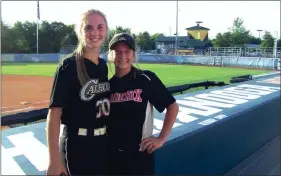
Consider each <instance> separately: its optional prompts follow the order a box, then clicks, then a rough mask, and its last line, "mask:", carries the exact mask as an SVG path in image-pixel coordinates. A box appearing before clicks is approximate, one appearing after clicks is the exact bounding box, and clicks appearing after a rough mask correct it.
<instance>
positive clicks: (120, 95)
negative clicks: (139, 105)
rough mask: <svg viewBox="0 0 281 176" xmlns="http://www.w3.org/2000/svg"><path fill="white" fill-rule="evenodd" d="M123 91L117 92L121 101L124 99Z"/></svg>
mask: <svg viewBox="0 0 281 176" xmlns="http://www.w3.org/2000/svg"><path fill="white" fill-rule="evenodd" d="M124 95H125V94H124V93H121V94H119V97H120V98H119V102H123V101H124Z"/></svg>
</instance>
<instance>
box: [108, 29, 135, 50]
mask: <svg viewBox="0 0 281 176" xmlns="http://www.w3.org/2000/svg"><path fill="white" fill-rule="evenodd" d="M118 43H125V44H126V45H128V47H129V48H131V49H133V50H134V51H135V50H136V43H135V40H134V39H133V37H132V36H131V35H130V34H126V33H119V34H117V35H115V36H114V37H113V38H112V39H111V41H110V42H109V48H110V49H113V48H114V47H115V46H116V44H118Z"/></svg>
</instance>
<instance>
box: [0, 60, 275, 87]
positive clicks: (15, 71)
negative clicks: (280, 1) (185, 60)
mask: <svg viewBox="0 0 281 176" xmlns="http://www.w3.org/2000/svg"><path fill="white" fill-rule="evenodd" d="M56 67H57V63H54V64H47V63H4V64H2V75H38V76H53V75H54V72H55V70H56ZM109 67H110V68H111V69H110V68H109V75H108V76H109V78H111V76H112V75H113V72H114V66H113V65H112V64H111V65H109ZM138 67H139V68H141V69H147V70H151V71H153V72H155V73H156V74H157V75H158V76H159V78H160V79H161V80H162V81H163V83H164V84H165V85H166V86H173V85H180V84H187V83H194V82H199V81H207V80H208V81H224V82H225V83H229V79H230V78H231V77H233V76H239V75H245V74H250V75H258V74H263V73H268V72H271V71H270V70H253V69H245V68H226V67H207V66H191V65H172V64H144V63H143V64H138Z"/></svg>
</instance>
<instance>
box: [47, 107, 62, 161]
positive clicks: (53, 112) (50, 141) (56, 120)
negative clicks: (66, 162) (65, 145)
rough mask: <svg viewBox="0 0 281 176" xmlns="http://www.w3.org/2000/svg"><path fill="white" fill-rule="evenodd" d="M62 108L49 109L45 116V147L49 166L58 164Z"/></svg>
mask: <svg viewBox="0 0 281 176" xmlns="http://www.w3.org/2000/svg"><path fill="white" fill-rule="evenodd" d="M61 113H62V108H50V109H49V113H48V116H47V145H48V149H49V161H50V165H52V164H57V162H58V161H59V162H60V153H59V134H60V120H61Z"/></svg>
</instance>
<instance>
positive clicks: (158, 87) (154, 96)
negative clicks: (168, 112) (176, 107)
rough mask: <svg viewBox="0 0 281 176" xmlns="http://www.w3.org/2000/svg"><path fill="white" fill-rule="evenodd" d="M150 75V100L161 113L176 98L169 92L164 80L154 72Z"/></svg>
mask: <svg viewBox="0 0 281 176" xmlns="http://www.w3.org/2000/svg"><path fill="white" fill-rule="evenodd" d="M149 77H150V86H149V87H150V91H149V92H150V95H149V101H150V103H152V104H153V106H154V107H155V108H156V109H157V110H158V111H159V112H160V113H161V112H163V111H164V110H165V108H167V107H168V106H169V105H171V104H173V103H174V102H175V101H176V100H175V98H174V96H173V95H172V94H171V93H170V92H169V90H168V89H167V88H166V86H165V85H164V84H163V83H162V81H161V80H160V79H159V78H158V77H157V76H156V75H155V74H154V73H153V72H151V73H150V74H149Z"/></svg>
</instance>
